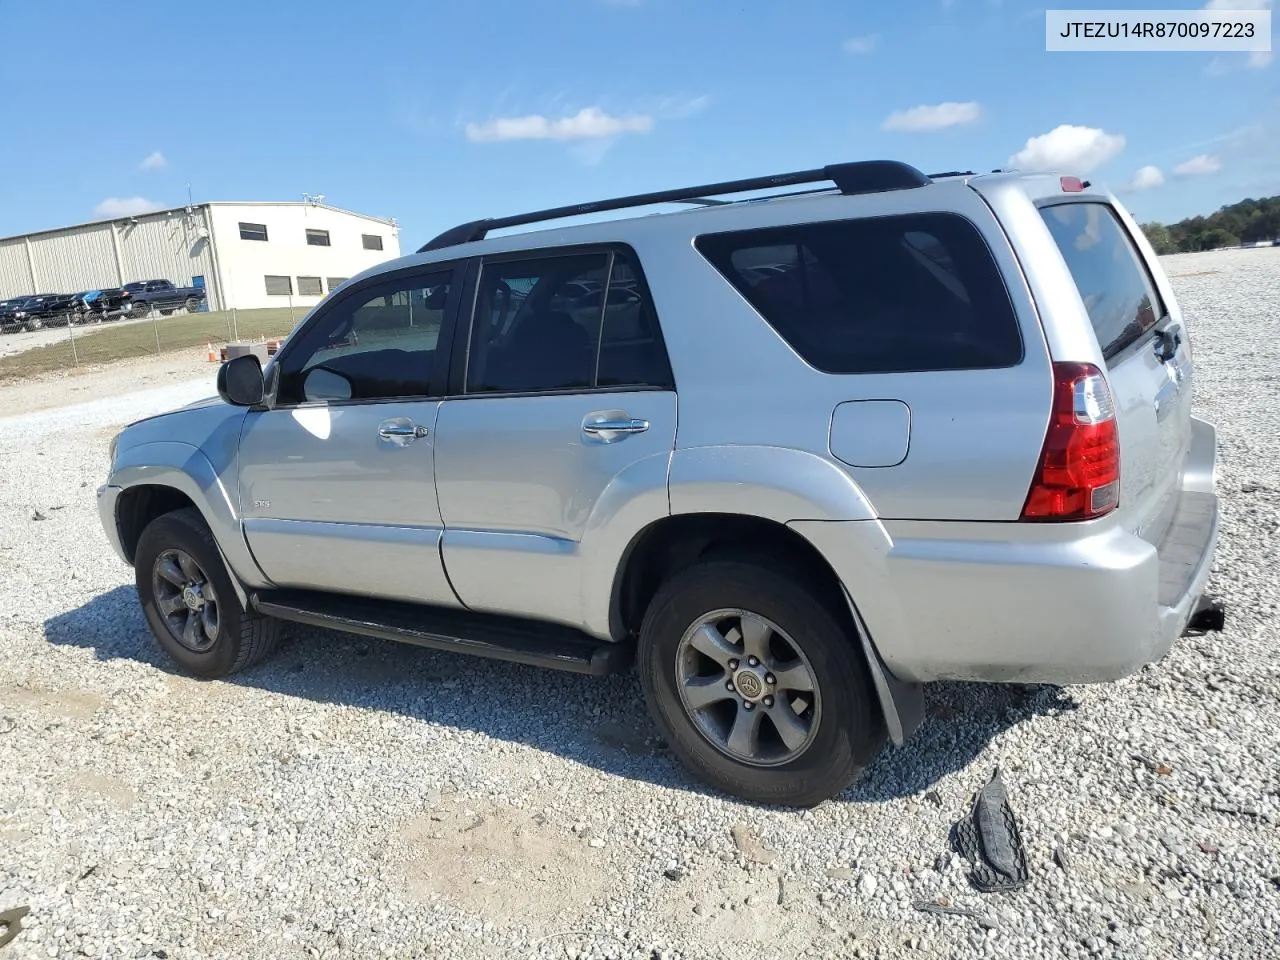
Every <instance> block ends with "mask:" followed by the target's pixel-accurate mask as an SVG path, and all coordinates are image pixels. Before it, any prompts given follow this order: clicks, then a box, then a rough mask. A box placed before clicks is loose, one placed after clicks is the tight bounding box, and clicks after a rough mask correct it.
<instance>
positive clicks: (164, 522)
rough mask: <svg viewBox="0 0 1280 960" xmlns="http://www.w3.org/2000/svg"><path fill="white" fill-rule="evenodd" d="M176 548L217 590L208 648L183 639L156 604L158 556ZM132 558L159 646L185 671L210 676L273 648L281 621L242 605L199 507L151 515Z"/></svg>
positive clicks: (249, 661)
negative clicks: (191, 647) (198, 648)
mask: <svg viewBox="0 0 1280 960" xmlns="http://www.w3.org/2000/svg"><path fill="white" fill-rule="evenodd" d="M172 550H181V551H183V552H185V553H186V554H188V555H189V556H190V557H191V558H192V559H193V560H194V561H195V562H196V563H197V564H198V565H199V567H200V569H201V571H203V573H204V575H205V576H206V577H207V578H208V580H209V582H210V583H212V584H213V587H214V590H215V594H216V596H217V609H218V626H217V635H216V639H214V641H213V644H212V647H211V648H210V649H209V650H207V651H205V652H194V651H192V650H189V649H187V648H186V647H185V646H183V645H182V644H181V643H179V642H178V640H177V639H176V638H175V637H174V636H173V634H172V633H171V632H170V630H169V627H168V625H167V624H166V622H165V618H164V616H163V615H162V614H161V612H160V609H159V608H158V606H157V598H156V592H155V586H154V571H155V565H156V560H157V558H159V557H160V556H161V555H162V554H164V553H165V552H166V551H172ZM133 559H134V572H135V578H136V582H137V586H138V598H139V599H140V600H141V601H142V612H143V614H144V615H145V616H146V618H147V625H148V626H149V627H151V632H152V633H153V634H154V635H155V637H156V640H157V641H158V642H159V644H160V647H161V649H163V650H164V652H165V653H167V654H168V655H169V656H170V658H171V659H172V660H173V661H174V662H175V663H177V664H178V666H180V667H181V668H182V669H183V670H184V671H186V672H187V673H190V674H194V675H195V676H198V677H208V678H216V677H226V676H230V675H231V674H233V673H236V672H238V671H240V670H244V669H247V668H248V667H251V666H253V665H254V664H255V663H259V662H261V661H262V660H264V659H266V658H267V657H268V656H269V655H270V654H271V653H272V651H273V650H274V649H275V647H276V643H277V641H278V640H279V637H280V627H281V624H280V621H279V620H275V619H273V618H271V617H264V616H262V615H261V614H258V613H255V612H253V611H250V610H246V609H245V608H244V607H242V606H241V605H240V600H239V598H238V597H237V596H236V592H235V588H234V587H233V586H232V584H231V577H230V575H229V574H228V573H227V570H226V568H225V567H224V566H223V563H222V556H221V554H220V553H219V552H218V547H217V544H216V543H215V541H214V539H213V533H212V532H211V531H210V530H209V526H208V524H206V523H205V521H204V518H203V517H202V516H200V512H199V511H198V510H196V509H195V508H193V507H188V508H186V509H184V510H175V511H174V512H173V513H166V514H164V515H163V516H160V517H157V518H156V519H155V520H152V521H151V523H149V524H148V525H147V528H146V529H145V530H143V531H142V536H141V538H139V540H138V549H137V550H136V551H135V554H134V558H133Z"/></svg>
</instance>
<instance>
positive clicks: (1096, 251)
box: [1040, 203, 1164, 360]
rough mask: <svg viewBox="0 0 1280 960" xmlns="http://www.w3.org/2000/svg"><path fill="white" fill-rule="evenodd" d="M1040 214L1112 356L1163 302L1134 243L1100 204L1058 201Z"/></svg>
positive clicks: (1155, 316)
mask: <svg viewBox="0 0 1280 960" xmlns="http://www.w3.org/2000/svg"><path fill="white" fill-rule="evenodd" d="M1040 215H1041V216H1042V217H1043V218H1044V222H1045V225H1046V226H1048V228H1049V232H1050V233H1051V234H1052V235H1053V239H1054V242H1056V243H1057V245H1058V249H1059V250H1060V251H1061V252H1062V258H1063V259H1064V260H1065V261H1066V262H1067V268H1068V269H1069V270H1070V271H1071V276H1072V278H1073V279H1074V280H1075V282H1076V288H1077V289H1078V290H1079V291H1080V299H1081V300H1083V301H1084V306H1085V309H1086V310H1087V311H1088V312H1089V320H1090V321H1091V322H1092V324H1093V332H1094V333H1095V334H1096V335H1097V337H1098V346H1100V347H1101V348H1102V355H1103V357H1104V358H1106V359H1107V360H1110V359H1111V358H1112V357H1114V356H1115V355H1116V354H1118V353H1120V352H1121V351H1122V350H1124V348H1125V347H1127V346H1129V345H1130V344H1131V343H1133V342H1134V341H1136V340H1138V339H1140V338H1141V337H1142V335H1143V334H1144V333H1146V332H1147V331H1148V330H1150V329H1151V328H1152V327H1154V326H1155V325H1156V323H1157V322H1158V321H1159V319H1160V317H1162V316H1163V315H1164V305H1163V304H1162V303H1161V302H1160V295H1159V294H1158V293H1157V292H1156V288H1155V284H1154V283H1152V281H1151V275H1150V274H1149V273H1148V272H1147V268H1146V265H1145V264H1144V263H1143V262H1142V260H1141V258H1140V257H1139V255H1138V251H1137V249H1136V248H1135V247H1134V245H1133V241H1132V240H1130V239H1129V235H1128V233H1127V231H1126V230H1125V229H1124V226H1123V225H1122V224H1121V223H1120V221H1119V220H1118V219H1117V218H1116V215H1115V211H1113V210H1112V209H1111V207H1109V206H1107V205H1106V204H1103V203H1059V204H1054V205H1053V206H1050V207H1043V208H1041V210H1040Z"/></svg>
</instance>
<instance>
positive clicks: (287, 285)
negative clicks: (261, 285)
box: [262, 274, 293, 297]
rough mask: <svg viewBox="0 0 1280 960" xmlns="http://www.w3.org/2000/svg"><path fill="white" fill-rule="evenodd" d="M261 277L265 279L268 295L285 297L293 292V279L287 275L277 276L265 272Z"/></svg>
mask: <svg viewBox="0 0 1280 960" xmlns="http://www.w3.org/2000/svg"><path fill="white" fill-rule="evenodd" d="M262 279H263V280H264V281H266V284H267V295H268V296H272V297H287V296H289V295H290V294H291V293H293V280H292V279H290V278H289V277H278V276H272V275H271V274H267V275H266V276H265V277H263V278H262Z"/></svg>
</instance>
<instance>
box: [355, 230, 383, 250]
mask: <svg viewBox="0 0 1280 960" xmlns="http://www.w3.org/2000/svg"><path fill="white" fill-rule="evenodd" d="M360 240H361V241H362V242H363V243H364V248H365V249H366V250H381V249H382V238H381V237H380V236H378V235H377V234H376V233H362V234H360Z"/></svg>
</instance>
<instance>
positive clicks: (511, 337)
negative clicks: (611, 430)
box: [466, 253, 609, 393]
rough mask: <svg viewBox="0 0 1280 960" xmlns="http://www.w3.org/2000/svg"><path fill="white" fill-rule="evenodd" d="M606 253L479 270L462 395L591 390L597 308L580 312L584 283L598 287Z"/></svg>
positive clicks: (539, 259) (606, 262)
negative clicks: (465, 379) (465, 378)
mask: <svg viewBox="0 0 1280 960" xmlns="http://www.w3.org/2000/svg"><path fill="white" fill-rule="evenodd" d="M608 263H609V257H608V254H604V253H592V254H579V255H570V256H558V257H540V258H538V259H531V260H517V261H509V262H505V263H503V262H499V263H486V264H485V265H484V266H483V267H482V268H481V271H480V285H479V289H478V290H477V293H476V308H475V315H474V318H473V320H472V324H471V350H470V352H469V354H468V362H467V384H466V388H467V392H468V393H488V392H495V391H500V392H526V391H536V390H563V389H574V388H584V387H590V386H591V383H592V380H593V378H594V375H595V361H596V343H597V341H598V340H599V337H600V309H599V305H598V304H596V305H595V306H594V307H591V306H588V307H579V306H578V304H579V302H580V299H581V296H582V294H581V292H580V291H581V290H582V289H584V285H585V284H591V283H594V284H595V285H597V286H600V285H603V283H604V280H605V272H606V270H607V269H608Z"/></svg>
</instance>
